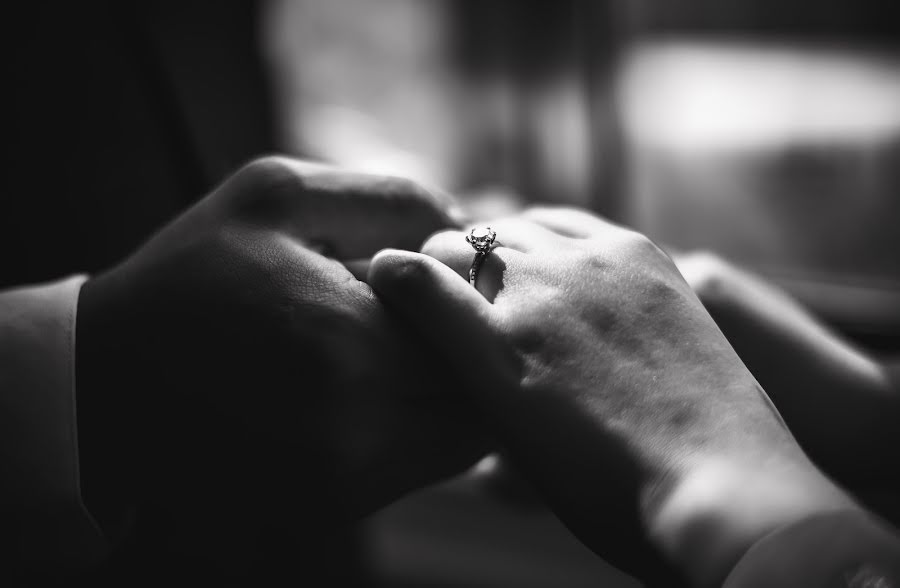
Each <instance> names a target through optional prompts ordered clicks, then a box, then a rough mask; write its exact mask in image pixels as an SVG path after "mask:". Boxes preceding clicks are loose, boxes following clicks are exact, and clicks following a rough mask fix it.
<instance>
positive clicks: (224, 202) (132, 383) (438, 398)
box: [77, 158, 482, 566]
mask: <svg viewBox="0 0 900 588" xmlns="http://www.w3.org/2000/svg"><path fill="white" fill-rule="evenodd" d="M450 225H451V220H450V218H449V217H448V216H447V214H446V212H445V208H444V204H443V202H442V201H441V200H439V199H438V198H437V197H436V196H434V195H433V194H430V193H429V192H427V191H425V190H423V189H422V188H420V187H419V186H417V185H415V184H413V183H411V182H408V181H405V180H400V179H397V178H385V177H375V176H368V175H358V174H350V173H346V172H341V171H336V170H333V169H330V168H327V167H322V166H317V165H312V164H306V163H303V162H298V161H292V160H287V159H282V158H267V159H263V160H259V161H256V162H253V163H251V164H250V165H248V166H247V167H245V168H244V169H242V170H241V171H239V172H237V173H236V174H235V175H234V176H232V177H231V178H229V179H228V180H226V181H225V182H224V183H223V184H222V185H221V186H220V187H219V188H217V189H216V190H215V191H214V192H213V193H212V194H210V195H209V196H208V197H207V198H205V199H204V200H202V201H201V202H200V203H198V204H197V205H196V206H194V207H193V208H191V209H190V210H188V211H186V212H185V213H184V214H183V215H181V216H180V217H179V218H177V219H175V220H174V221H173V222H172V223H171V224H169V225H168V226H166V227H165V228H163V229H162V230H161V231H160V232H159V233H158V234H157V235H155V236H154V237H153V238H152V239H150V241H148V242H147V243H146V244H145V245H144V246H143V247H141V249H139V250H138V251H137V252H135V254H134V255H133V256H132V257H130V258H129V259H127V260H125V261H124V262H123V263H121V264H120V265H118V266H116V267H114V268H112V269H111V270H109V271H108V272H106V273H104V274H102V275H100V276H98V277H95V278H94V279H92V280H90V281H89V282H88V283H87V284H86V285H85V286H84V288H83V290H82V294H81V298H80V302H79V315H78V327H77V328H78V333H77V341H78V352H77V353H78V354H77V366H78V377H77V387H78V391H77V393H78V402H79V427H80V442H81V455H82V458H81V461H82V464H81V465H82V479H83V485H84V494H85V499H86V502H87V505H88V507H89V508H90V509H91V510H92V512H94V513H95V514H96V516H97V517H98V518H99V519H100V522H101V523H102V524H104V526H106V528H107V529H115V527H116V523H117V522H120V519H121V517H122V515H123V513H125V512H127V511H129V509H131V508H133V507H136V506H137V507H139V508H152V509H153V511H154V512H157V513H163V514H162V515H161V520H170V521H176V522H177V525H174V526H180V527H188V528H193V529H203V534H204V538H203V539H202V540H196V538H195V540H192V541H191V543H192V544H194V545H195V546H196V545H200V546H202V545H204V544H205V543H209V542H210V541H213V542H214V544H215V545H217V546H219V547H221V546H222V545H223V544H227V545H232V546H233V545H240V544H241V542H242V541H248V540H251V539H252V537H253V536H255V535H254V534H258V533H259V532H260V529H263V528H270V527H272V526H276V527H279V528H282V529H288V530H289V531H290V532H296V533H300V534H305V535H307V536H309V537H319V538H320V539H321V536H318V535H317V533H319V532H324V531H323V530H322V529H326V528H331V527H335V526H340V522H341V521H342V520H345V521H347V520H352V519H354V518H356V517H357V516H360V515H362V514H365V513H368V512H370V511H371V510H373V509H375V508H378V507H380V506H383V505H384V504H386V503H388V502H390V501H392V500H395V499H396V498H398V497H399V496H401V495H402V494H403V493H405V492H407V491H409V490H411V489H413V488H417V487H420V486H422V485H424V484H426V483H428V482H431V481H433V480H436V479H438V478H441V477H444V476H447V475H449V474H452V473H455V472H456V471H458V470H460V469H461V468H464V467H466V466H468V465H469V464H471V463H472V462H473V460H475V459H476V458H477V457H478V456H479V455H480V454H481V452H482V443H481V441H480V436H479V431H478V430H477V428H476V427H475V426H474V425H473V424H471V423H473V422H474V419H472V418H471V415H470V414H468V413H467V411H466V409H465V408H464V407H463V406H462V405H460V404H459V403H458V402H453V403H452V405H451V403H449V402H448V401H447V400H446V398H449V396H447V395H446V394H445V387H449V386H452V385H454V382H453V380H452V378H447V377H445V374H441V377H440V378H435V376H434V374H435V373H440V372H438V371H437V370H436V367H435V364H434V361H433V358H432V357H430V356H428V355H427V354H426V352H425V351H424V350H423V349H422V348H421V347H420V346H418V345H417V344H416V343H415V342H413V341H412V339H411V337H410V336H409V333H408V331H406V330H404V329H402V328H400V327H398V325H397V324H395V322H394V321H392V320H391V319H390V317H389V316H388V315H387V314H386V313H385V311H384V308H383V307H382V305H381V304H380V302H379V301H378V299H377V298H376V297H375V295H374V294H373V292H372V290H371V289H370V288H369V286H368V285H366V284H365V283H363V282H360V281H358V280H357V279H356V278H355V277H354V276H353V275H352V274H351V273H350V272H349V271H348V270H347V269H346V268H345V267H344V266H343V265H342V264H341V263H340V261H341V260H350V259H357V258H365V257H370V256H371V255H372V254H373V253H374V252H375V251H377V250H378V249H380V248H383V247H386V246H392V247H402V248H416V247H418V246H419V244H420V243H421V242H422V240H423V239H424V238H425V237H426V236H427V235H428V234H429V233H431V232H433V231H435V230H437V229H440V228H444V227H447V226H450ZM317 251H323V252H326V253H327V254H328V255H329V257H325V256H323V255H322V254H320V253H318V252H317ZM320 523H321V524H322V525H323V527H322V529H317V525H318V524H320ZM248 538H250V539H248ZM321 540H322V542H324V541H325V539H321ZM232 542H233V543H232ZM217 548H218V547H217ZM223 553H224V557H223V559H231V561H228V565H236V566H237V565H239V561H238V560H239V559H240V557H242V556H243V555H242V554H243V550H242V549H241V548H239V547H235V548H233V549H231V550H225V551H224V552H223ZM220 555H221V554H220ZM296 556H297V554H296V553H294V554H292V556H291V557H296Z"/></svg>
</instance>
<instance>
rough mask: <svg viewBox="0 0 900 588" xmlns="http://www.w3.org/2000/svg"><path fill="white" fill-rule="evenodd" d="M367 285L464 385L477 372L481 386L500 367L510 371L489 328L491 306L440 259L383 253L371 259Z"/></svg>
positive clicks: (494, 374) (500, 348) (491, 319)
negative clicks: (433, 350) (434, 352)
mask: <svg viewBox="0 0 900 588" xmlns="http://www.w3.org/2000/svg"><path fill="white" fill-rule="evenodd" d="M368 283H369V285H370V286H371V287H372V289H373V290H375V292H376V293H377V294H378V296H379V298H380V299H381V300H382V302H383V303H384V304H385V306H387V307H388V308H389V309H390V310H391V311H392V312H394V313H396V314H397V315H399V316H400V317H401V318H402V319H403V320H404V321H405V322H406V323H407V324H408V325H409V328H410V329H412V330H413V331H415V332H417V333H418V334H419V336H421V337H422V339H423V340H424V341H425V342H426V343H428V344H429V345H431V347H432V348H433V349H435V350H436V351H438V352H439V353H440V354H441V357H442V358H443V359H444V361H445V362H446V364H447V365H448V367H450V368H451V369H453V370H454V372H455V373H457V374H459V376H460V377H462V378H464V381H467V382H468V381H469V380H470V378H469V376H470V375H471V374H472V373H477V374H478V375H479V381H480V382H481V383H482V384H485V385H493V384H490V383H489V382H492V381H494V376H498V377H499V378H503V377H504V376H505V375H506V374H504V373H503V369H504V366H509V367H512V366H511V365H510V362H509V360H508V359H506V358H505V357H504V356H505V353H504V351H503V346H502V345H501V342H500V339H499V337H498V335H497V333H496V330H495V328H494V321H493V307H492V306H491V304H490V303H489V302H488V301H487V300H485V299H484V297H483V296H482V295H481V294H479V293H478V291H476V290H475V288H473V287H472V286H470V285H469V283H468V282H467V281H465V280H464V279H462V278H461V277H460V276H459V274H457V273H456V272H455V271H453V270H452V269H451V268H449V267H447V266H446V265H444V264H443V263H441V262H440V261H438V260H436V259H434V258H433V257H429V256H427V255H423V254H421V253H413V252H409V251H399V250H395V249H386V250H384V251H381V252H379V253H378V254H377V255H376V256H375V257H374V258H373V259H372V263H371V265H370V266H369V275H368ZM498 370H499V371H498ZM488 372H490V373H488ZM482 376H484V377H482ZM478 387H479V388H481V387H482V386H481V384H479V386H478Z"/></svg>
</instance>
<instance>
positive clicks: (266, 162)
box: [238, 155, 299, 185]
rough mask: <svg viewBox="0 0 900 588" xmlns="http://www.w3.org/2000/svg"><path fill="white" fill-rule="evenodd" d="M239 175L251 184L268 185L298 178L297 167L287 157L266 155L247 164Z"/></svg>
mask: <svg viewBox="0 0 900 588" xmlns="http://www.w3.org/2000/svg"><path fill="white" fill-rule="evenodd" d="M238 175H239V176H240V177H241V178H242V179H244V180H246V181H248V182H251V183H260V184H263V185H265V184H268V183H271V182H273V181H284V180H285V179H293V178H296V177H297V176H298V175H299V173H298V170H297V167H296V166H295V165H294V164H293V162H292V161H291V160H290V159H288V158H287V157H283V156H280V155H266V156H263V157H258V158H256V159H254V160H252V161H251V162H250V163H247V164H246V165H244V167H242V168H241V169H240V171H238Z"/></svg>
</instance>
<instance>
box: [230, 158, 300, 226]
mask: <svg viewBox="0 0 900 588" xmlns="http://www.w3.org/2000/svg"><path fill="white" fill-rule="evenodd" d="M228 188H229V190H228V194H229V198H230V202H231V204H232V205H233V206H234V210H235V211H236V213H237V214H238V215H239V216H243V217H248V218H261V219H263V220H265V219H276V218H278V217H279V216H281V215H282V213H283V212H284V210H283V209H284V208H285V207H286V206H288V199H290V198H294V197H296V195H297V194H298V193H301V192H303V191H304V189H305V175H304V173H303V172H302V170H301V169H300V167H299V166H298V165H297V162H295V161H293V160H291V159H289V158H287V157H281V156H277V155H268V156H264V157H260V158H257V159H254V160H253V161H251V162H249V163H247V164H246V165H244V167H242V168H241V169H240V170H239V171H238V172H237V173H236V174H235V175H234V177H233V178H232V180H230V181H229V182H228Z"/></svg>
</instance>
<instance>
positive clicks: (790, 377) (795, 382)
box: [674, 253, 900, 489]
mask: <svg viewBox="0 0 900 588" xmlns="http://www.w3.org/2000/svg"><path fill="white" fill-rule="evenodd" d="M674 259H675V263H676V264H677V266H678V269H679V270H680V271H681V273H682V275H684V277H685V279H686V280H687V282H688V283H689V284H690V285H691V287H692V288H693V289H694V291H695V292H696V294H697V296H698V297H699V298H700V300H701V301H702V302H703V304H704V306H705V307H706V309H707V310H708V311H709V313H710V314H711V315H712V317H713V318H714V319H715V321H716V324H717V325H718V326H719V328H720V329H722V331H723V332H724V333H725V336H726V337H727V338H728V341H729V342H730V343H731V344H732V345H733V346H734V348H735V350H736V351H737V353H738V355H740V357H741V359H742V360H743V361H744V363H745V364H746V365H747V367H748V368H749V369H750V371H751V372H752V373H753V375H754V376H755V377H756V379H757V380H758V381H759V382H760V384H762V386H763V388H765V390H766V392H767V393H768V394H769V396H771V398H772V400H773V402H774V403H775V406H776V407H778V410H779V411H780V412H781V414H782V415H783V416H784V419H785V421H786V422H787V424H788V426H789V427H790V429H791V431H792V432H793V433H794V435H795V436H796V437H797V440H798V441H799V443H800V445H802V446H803V448H804V449H805V450H806V451H807V452H809V455H810V457H811V458H812V459H813V460H814V461H816V463H817V464H818V465H820V466H821V467H822V468H823V469H824V470H825V471H826V472H828V473H829V474H830V475H833V476H834V477H836V478H837V479H838V480H839V481H841V482H842V483H845V484H847V485H850V486H852V487H854V488H858V489H871V488H879V487H880V488H884V487H891V488H897V487H898V486H900V474H898V467H897V464H898V461H900V452H898V447H900V388H898V382H892V381H891V378H890V376H889V374H888V373H887V370H886V369H885V368H884V366H882V365H880V364H879V363H878V362H876V361H875V360H874V359H873V358H871V357H869V356H868V355H866V354H865V353H864V352H863V351H861V350H860V349H857V348H856V347H854V346H853V345H851V344H850V343H849V342H847V341H845V340H844V339H842V338H841V337H840V336H838V335H837V334H836V333H835V332H833V331H831V330H830V329H829V328H827V327H826V326H825V325H823V324H822V323H821V322H820V321H818V320H817V319H816V318H815V317H813V316H812V315H811V314H810V313H809V312H807V311H806V310H805V309H804V308H803V307H802V306H800V304H799V303H797V301H795V300H793V299H792V298H791V297H790V296H788V295H787V294H786V293H784V292H782V291H780V290H779V289H778V288H776V287H775V286H773V285H771V284H767V283H766V282H765V281H764V280H762V279H761V278H759V277H757V276H754V275H753V274H751V273H749V272H747V271H744V270H742V269H740V268H738V267H736V266H734V265H733V264H731V263H728V262H727V261H725V260H724V259H722V258H720V257H717V256H715V255H712V254H709V253H690V254H682V255H676V256H675V257H674Z"/></svg>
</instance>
